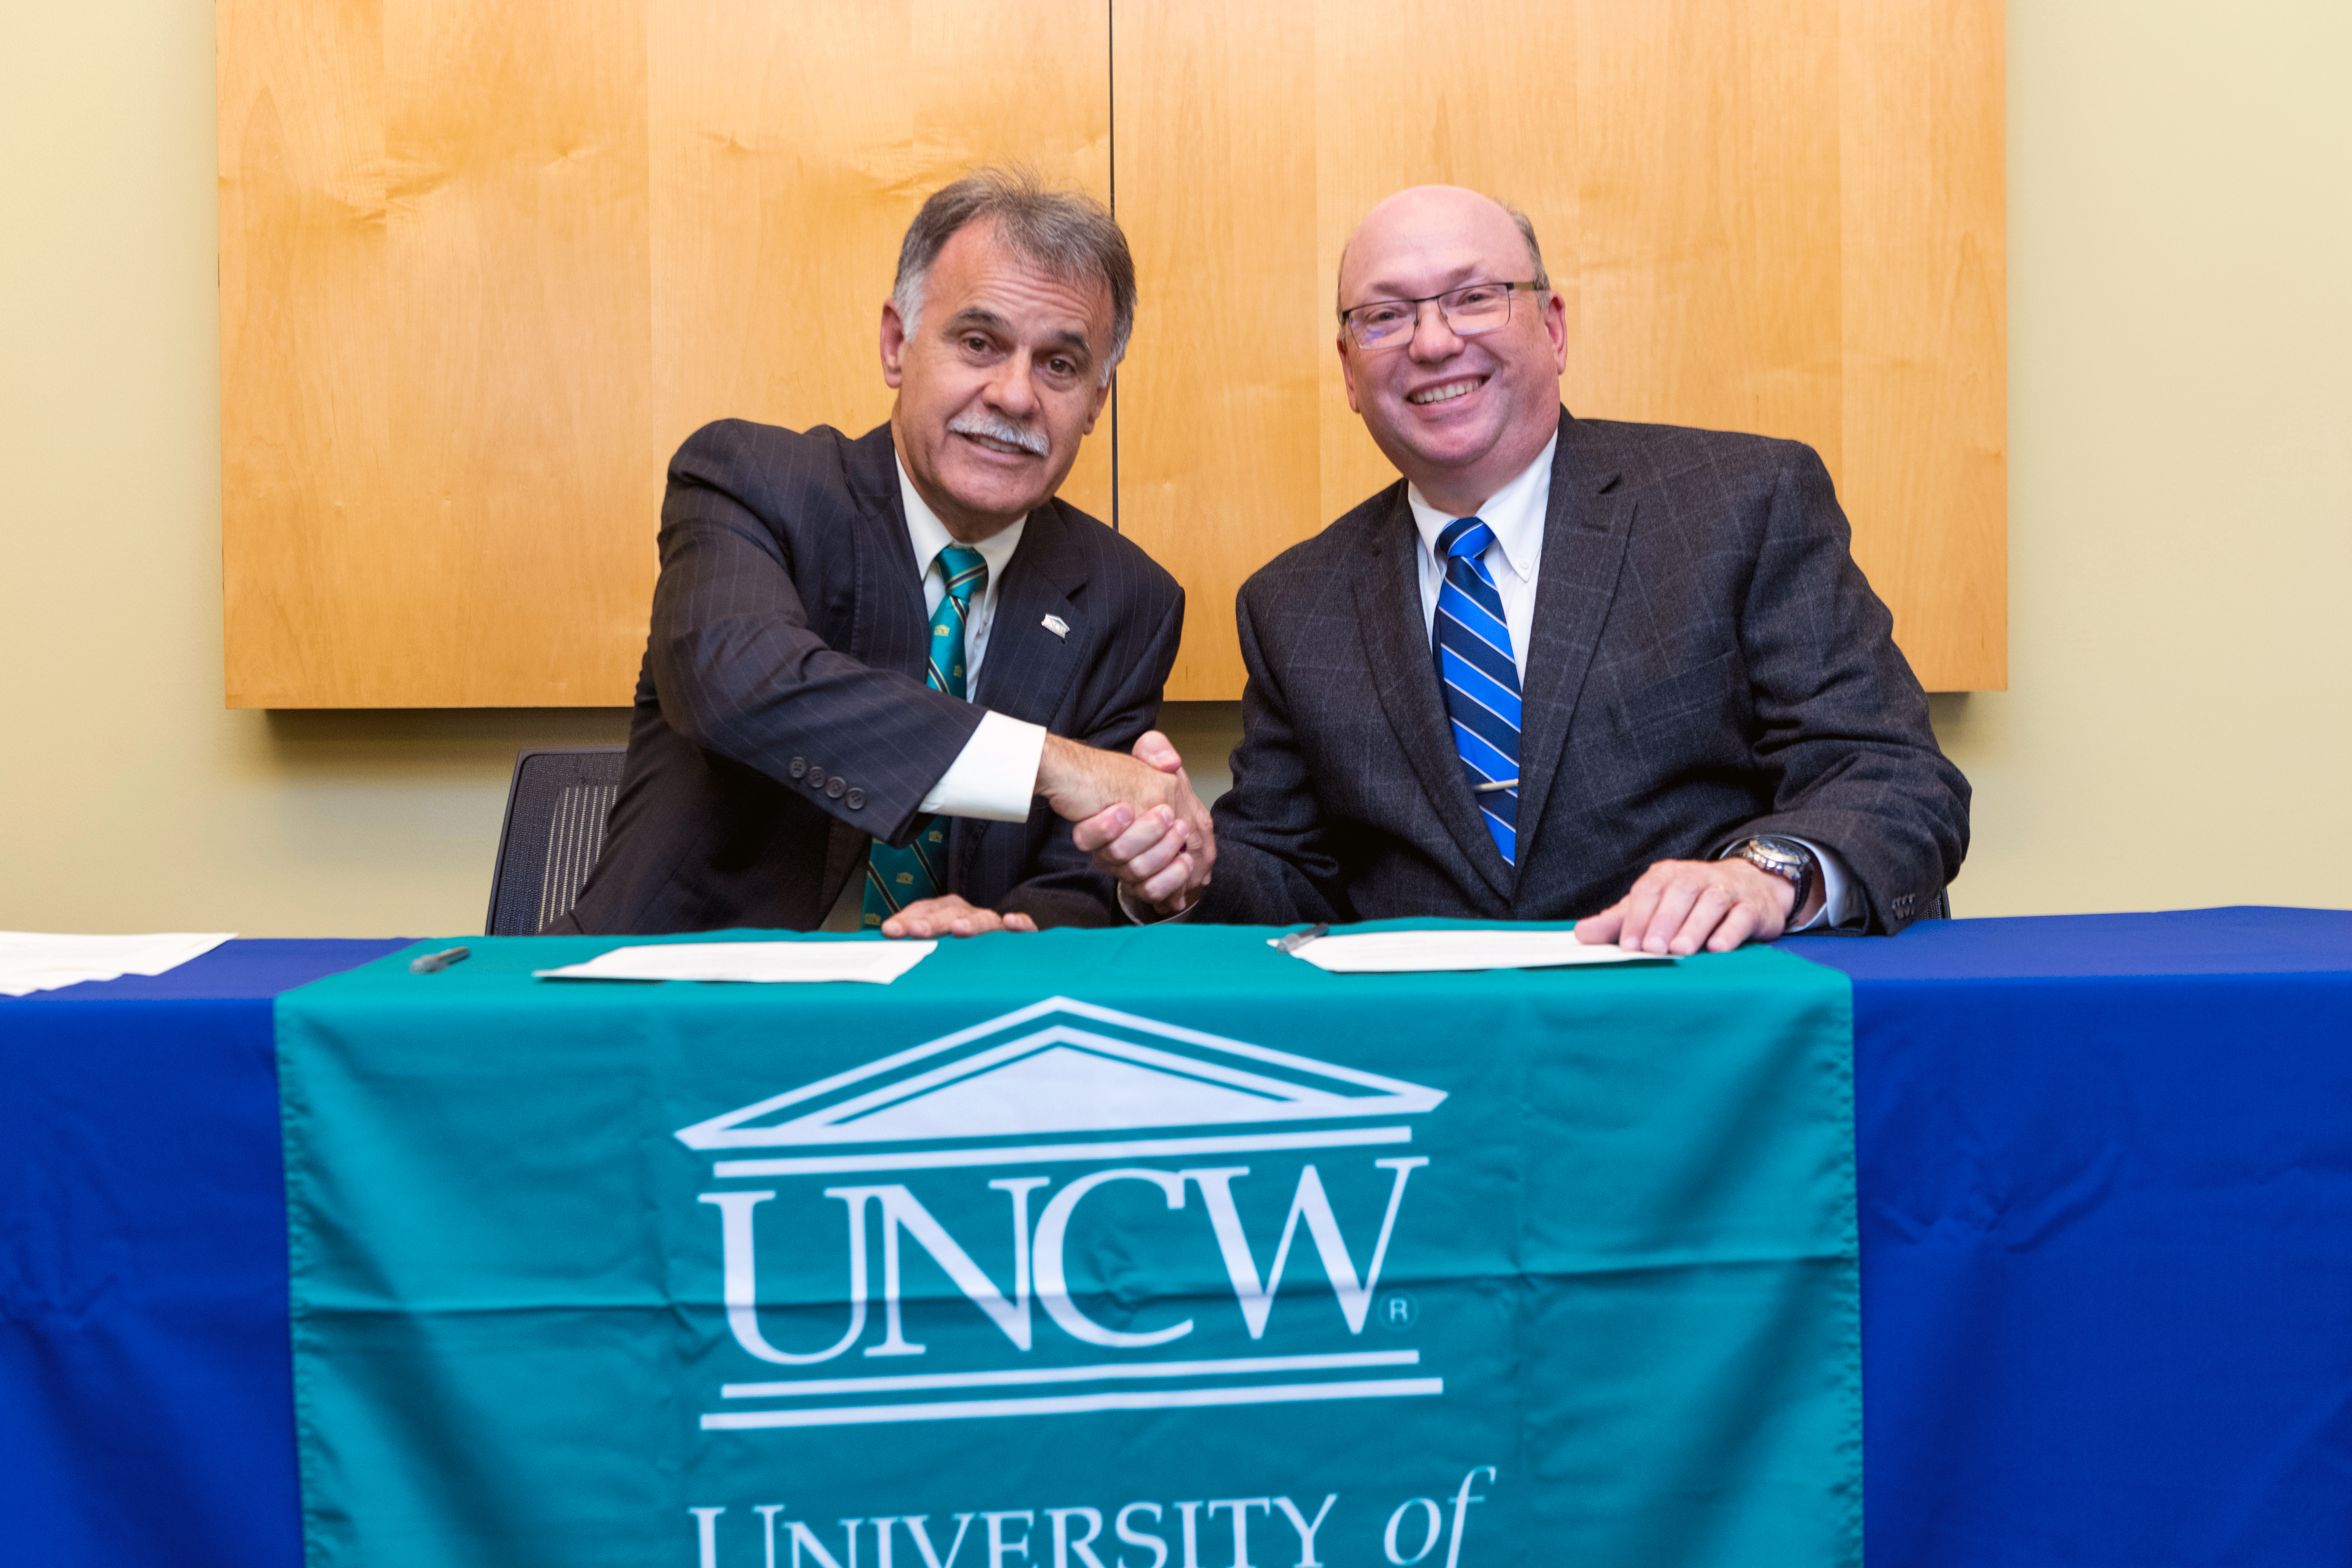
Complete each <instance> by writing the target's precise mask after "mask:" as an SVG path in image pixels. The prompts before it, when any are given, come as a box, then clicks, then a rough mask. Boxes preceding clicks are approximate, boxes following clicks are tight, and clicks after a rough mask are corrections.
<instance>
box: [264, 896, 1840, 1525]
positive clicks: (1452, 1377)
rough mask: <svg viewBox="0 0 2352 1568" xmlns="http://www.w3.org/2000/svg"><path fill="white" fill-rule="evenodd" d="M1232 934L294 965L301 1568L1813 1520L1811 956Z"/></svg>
mask: <svg viewBox="0 0 2352 1568" xmlns="http://www.w3.org/2000/svg"><path fill="white" fill-rule="evenodd" d="M1268 934H1269V933H1267V932H1265V931H1248V930H1237V929H1231V928H1228V929H1199V930H1194V929H1186V928H1178V929H1161V930H1155V931H1099V932H1075V931H1053V932H1046V933H1044V934H1042V935H1034V936H997V937H989V938H983V939H980V940H977V941H972V942H961V943H958V942H943V943H941V944H940V948H939V951H938V952H936V953H935V954H934V955H933V956H932V957H930V958H929V959H928V960H926V961H925V962H924V963H921V964H920V965H919V966H918V967H917V968H916V969H915V970H914V971H913V972H912V973H909V974H908V975H907V976H906V977H904V978H903V979H901V980H899V981H898V983H897V984H893V985H890V986H887V987H882V986H868V985H856V984H824V985H715V984H658V985H655V984H646V985H635V984H579V983H562V982H549V981H534V980H533V979H531V978H530V971H531V970H533V969H538V968H547V967H551V966H553V965H555V964H559V963H572V962H577V961H579V960H581V959H584V958H587V957H589V956H591V955H592V954H593V953H595V952H602V951H604V950H605V949H608V948H610V947H613V946H614V945H616V944H615V943H614V942H612V941H610V940H582V939H554V938H549V939H530V940H512V941H480V942H476V943H475V944H474V956H473V958H472V960H471V961H470V962H468V963H464V964H461V965H459V966H457V967H456V968H454V969H452V970H449V971H447V972H445V973H438V974H432V975H411V974H409V973H407V972H406V967H405V963H404V959H405V958H406V956H407V955H406V954H399V955H395V956H394V957H392V958H389V959H385V960H383V961H381V962H379V963H374V964H372V965H370V966H368V967H366V968H363V969H360V970H357V971H354V972H352V973H348V974H345V975H341V976H338V977H336V978H333V979H330V980H326V981H323V982H320V983H319V984H314V985H310V986H307V987H305V988H303V989H301V990H299V991H297V992H294V993H291V994H288V995H287V996H286V997H284V998H283V999H281V1001H280V1003H279V1005H278V1051H279V1072H280V1082H281V1085H282V1093H283V1096H284V1111H285V1131H286V1153H287V1181H288V1192H289V1215H290V1224H291V1247H292V1262H293V1314H294V1316H293V1321H294V1355H295V1371H296V1390H297V1398H298V1401H299V1434H300V1443H301V1459H302V1491H303V1500H304V1514H305V1531H306V1538H307V1542H308V1549H309V1554H310V1563H311V1564H312V1568H341V1565H344V1564H362V1563H365V1564H384V1565H406V1564H420V1565H422V1564H433V1565H436V1568H446V1565H450V1564H474V1563H480V1564H493V1563H495V1564H499V1565H501V1568H517V1565H525V1564H535V1563H546V1564H551V1565H552V1564H562V1565H564V1568H583V1565H587V1564H603V1563H612V1564H629V1565H631V1568H647V1565H655V1564H676V1565H677V1568H782V1565H785V1564H790V1565H792V1568H1243V1565H1244V1564H1246V1565H1251V1568H1291V1565H1294V1564H1298V1565H1316V1564H1330V1565H1332V1568H1356V1565H1364V1568H1375V1565H1378V1564H1383V1563H1389V1564H1427V1565H1429V1568H1440V1565H1443V1568H1471V1565H1477V1568H1483V1565H1486V1564H1502V1563H1513V1564H1520V1563H1524V1564H1552V1563H1573V1564H1624V1565H1627V1568H1633V1565H1640V1568H1667V1565H1673V1564H1702V1563H1707V1564H1715V1563H1719V1564H1727V1565H1729V1564H1737V1565H1738V1568H1769V1565H1773V1564H1808V1565H1819V1564H1835V1563H1855V1562H1858V1561H1859V1559H1860V1555H1861V1509H1862V1489H1861V1463H1862V1460H1861V1390H1860V1366H1859V1346H1858V1334H1857V1303H1856V1266H1855V1259H1856V1252H1855V1240H1854V1220H1853V1137H1852V1110H1851V1105H1852V1100H1851V1086H1852V1079H1851V1071H1852V1068H1851V1061H1852V1009H1851V1002H1850V995H1849V992H1848V989H1847V983H1846V982H1845V980H1844V979H1843V977H1842V976H1840V975H1837V974H1835V973H1831V972H1829V971H1826V970H1823V969H1821V968H1817V967H1815V966H1813V965H1811V964H1807V963H1803V962H1801V961H1800V960H1797V959H1794V958H1790V957H1788V956H1785V955H1782V954H1778V953H1775V952H1770V951H1769V950H1763V949H1754V950H1749V951H1745V952H1738V953H1734V954H1730V955H1727V956H1721V957H1706V958H1701V959H1697V960H1694V961H1690V962H1686V963H1680V964H1675V965H1670V966H1669V965H1654V966H1653V965H1640V966H1635V965H1627V966H1622V967H1619V968H1614V969H1585V970H1576V971H1554V972H1543V973H1487V974H1473V975H1387V976H1340V975H1331V974H1325V973H1321V972H1320V971H1318V970H1316V969H1314V968H1312V967H1311V966H1309V965H1307V964H1306V963H1301V962H1299V961H1297V960H1296V959H1292V958H1288V957H1286V956H1284V955H1282V954H1279V953H1276V952H1273V951H1272V950H1271V949H1269V948H1268V947H1267V946H1266V945H1265V937H1266V936H1267V935H1268ZM845 940H873V939H868V938H856V939H845Z"/></svg>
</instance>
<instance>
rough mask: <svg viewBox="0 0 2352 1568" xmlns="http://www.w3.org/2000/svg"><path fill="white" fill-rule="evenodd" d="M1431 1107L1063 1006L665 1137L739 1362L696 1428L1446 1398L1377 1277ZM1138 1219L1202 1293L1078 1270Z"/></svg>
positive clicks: (1401, 1090) (1350, 1078) (1415, 1089)
mask: <svg viewBox="0 0 2352 1568" xmlns="http://www.w3.org/2000/svg"><path fill="white" fill-rule="evenodd" d="M1444 1099H1445V1094H1444V1091H1443V1090H1440V1089H1430V1088H1425V1087H1423V1086H1422V1085H1419V1084H1412V1083H1405V1082H1402V1081H1400V1080H1398V1079H1389V1078H1382V1077H1380V1076H1377V1075H1375V1074H1372V1073H1367V1072H1360V1071H1357V1070H1355V1069H1353V1068H1347V1067H1343V1066H1339V1065H1336V1064H1333V1063H1331V1062H1327V1061H1319V1060H1316V1059H1314V1058H1308V1057H1305V1056H1300V1055H1297V1054H1294V1053H1291V1052H1286V1051H1280V1050H1275V1049H1272V1048H1269V1047H1264V1046H1258V1045H1252V1044H1248V1043H1246V1042H1244V1041H1241V1040H1234V1039H1228V1038H1225V1037H1221V1036H1216V1035H1211V1034H1206V1033H1203V1032H1202V1031H1200V1030H1196V1029H1187V1028H1181V1027H1179V1026H1174V1025H1171V1024H1163V1023H1160V1022H1158V1021H1156V1020H1153V1019H1150V1018H1143V1017H1139V1016H1135V1015H1133V1014H1129V1013H1120V1012H1115V1011H1113V1010H1111V1009H1109V1008H1107V1007H1099V1006H1096V1005H1091V1004H1088V1003H1085V1002H1077V1001H1073V1000H1071V999H1069V998H1067V997H1060V996H1056V997H1051V998H1048V999H1047V1000H1045V1001H1043V1002H1039V1003H1036V1004H1034V1005H1031V1006H1027V1007H1024V1008H1021V1009H1020V1010H1018V1011H1016V1012H1012V1013H1007V1014H1005V1015H1003V1016H1001V1017H995V1018H991V1019H989V1020H987V1021H986V1022H984V1023H980V1024H975V1025H973V1026H971V1027H970V1028H967V1029H961V1030H958V1031H957V1032H955V1033H953V1034H950V1035H946V1036H943V1037H940V1038H939V1039H935V1040H930V1041H927V1042H925V1043H924V1044H922V1045H919V1046H915V1047H910V1048H908V1049H907V1050H902V1051H898V1052H897V1053H895V1054H893V1055H890V1056H887V1057H884V1058H880V1059H878V1060H876V1061H872V1062H868V1063H866V1065H865V1066H863V1067H859V1068H854V1069H852V1070H850V1071H847V1072H844V1073H838V1074H835V1075H834V1076H833V1077H830V1078H826V1079H820V1080H818V1081H816V1082H814V1083H808V1084H803V1085H802V1086H800V1087H799V1088H796V1089H789V1090H787V1091H785V1092H783V1093H781V1094H777V1095H773V1096H772V1097H770V1098H768V1099H766V1100H759V1101H757V1102H755V1103H753V1104H750V1105H745V1106H742V1107H740V1108H738V1109H736V1110H730V1111H728V1112H726V1113H725V1114H723V1115H719V1116H714V1117H712V1118H710V1119H709V1121H699V1122H697V1123H695V1124H694V1125H693V1126H690V1127H686V1128H682V1129H680V1130H679V1131H678V1132H677V1138H678V1140H679V1142H682V1143H684V1144H685V1145H686V1146H687V1147H688V1148H689V1149H692V1150H695V1151H697V1152H704V1153H709V1154H713V1155H716V1156H718V1158H717V1159H716V1160H715V1161H714V1163H713V1164H712V1166H711V1168H710V1176H711V1182H710V1188H711V1190H709V1191H705V1192H701V1193H698V1194H696V1195H697V1198H698V1202H699V1203H700V1204H701V1205H707V1208H706V1210H705V1213H706V1214H707V1215H708V1216H709V1218H708V1219H707V1220H706V1221H705V1223H709V1222H710V1221H712V1220H715V1221H716V1224H717V1228H718V1231H719V1242H720V1258H721V1265H720V1268H721V1274H722V1281H721V1294H722V1296H723V1300H724V1302H725V1307H726V1321H727V1327H728V1331H729V1336H730V1341H731V1346H732V1348H731V1350H727V1351H723V1352H720V1354H719V1356H718V1357H717V1358H714V1359H715V1360H717V1361H719V1362H720V1363H727V1365H726V1370H725V1371H723V1372H722V1373H721V1376H722V1377H724V1378H726V1381H724V1382H722V1383H721V1384H720V1385H719V1388H718V1390H717V1394H718V1398H717V1400H716V1401H715V1404H716V1405H718V1406H719V1407H718V1408H716V1409H712V1410H709V1411H707V1412H705V1413H704V1414H703V1415H702V1416H701V1425H702V1427H703V1428H704V1429H705V1430H706V1431H713V1432H725V1431H744V1430H756V1429H761V1428H779V1427H783V1428H791V1427H816V1426H851V1425H870V1424H877V1423H892V1422H914V1421H945V1420H973V1419H996V1418H1007V1417H1018V1416H1043V1415H1082V1414H1086V1413H1088V1412H1097V1411H1112V1410H1135V1409H1181V1408H1188V1407H1206V1406H1219V1405H1228V1406H1229V1405H1269V1404H1291V1403H1298V1402H1303V1401H1328V1400H1355V1399H1393V1398H1409V1397H1415V1396H1422V1397H1426V1396H1433V1395H1437V1394H1443V1393H1444V1379H1443V1378H1442V1377H1440V1376H1437V1375H1434V1374H1433V1371H1432V1369H1430V1368H1428V1367H1426V1366H1424V1365H1423V1363H1422V1354H1421V1351H1420V1350H1419V1349H1418V1348H1417V1347H1416V1346H1415V1345H1414V1344H1413V1343H1412V1329H1413V1326H1414V1325H1415V1324H1416V1323H1417V1322H1418V1321H1419V1320H1420V1312H1419V1309H1418V1306H1417V1304H1416V1303H1415V1301H1414V1300H1413V1299H1412V1296H1411V1295H1410V1294H1409V1293H1408V1292H1403V1291H1398V1290H1396V1289H1393V1288H1391V1289H1388V1290H1385V1291H1384V1290H1383V1289H1382V1287H1381V1281H1382V1279H1383V1275H1384V1274H1385V1275H1386V1276H1387V1277H1388V1278H1390V1279H1391V1280H1393V1279H1396V1278H1397V1277H1398V1274H1397V1270H1396V1268H1395V1267H1394V1264H1395V1261H1396V1259H1397V1258H1399V1257H1400V1256H1402V1254H1400V1253H1399V1252H1398V1251H1397V1250H1396V1248H1397V1247H1398V1246H1399V1245H1400V1244H1401V1243H1402V1242H1403V1241H1404V1239H1405V1238H1407V1237H1411V1235H1412V1226H1411V1224H1410V1220H1409V1215H1410V1214H1411V1212H1412V1209H1413V1206H1414V1205H1413V1204H1412V1194H1413V1193H1414V1192H1417V1191H1423V1190H1425V1189H1426V1186H1427V1184H1428V1183H1429V1182H1430V1181H1432V1180H1434V1179H1436V1176H1435V1173H1433V1172H1432V1171H1431V1170H1430V1169H1429V1165H1430V1161H1429V1159H1428V1158H1427V1157H1426V1156H1425V1155H1422V1154H1417V1153H1414V1152H1412V1142H1413V1127H1414V1125H1415V1120H1414V1119H1416V1118H1419V1117H1422V1116H1424V1115H1426V1114H1427V1113H1428V1112H1430V1111H1433V1110H1435V1109H1437V1107H1438V1106H1439V1105H1440V1104H1441V1103H1442V1102H1443V1101H1444ZM1136 1205H1144V1210H1143V1211H1142V1212H1146V1213H1148V1214H1150V1215H1155V1216H1158V1218H1159V1223H1157V1224H1154V1225H1150V1226H1132V1227H1131V1228H1132V1229H1133V1230H1134V1231H1135V1233H1136V1234H1137V1235H1139V1236H1140V1235H1143V1234H1145V1233H1146V1232H1148V1234H1149V1236H1150V1237H1156V1238H1159V1239H1160V1242H1162V1243H1165V1244H1168V1245H1171V1246H1172V1247H1175V1249H1176V1251H1177V1252H1180V1253H1181V1254H1182V1258H1183V1259H1184V1261H1182V1262H1181V1265H1180V1264H1178V1263H1176V1262H1173V1261H1170V1262H1168V1263H1167V1267H1168V1268H1171V1269H1181V1268H1202V1267H1205V1268H1207V1269H1208V1270H1210V1271H1211V1272H1212V1273H1213V1276H1214V1279H1215V1287H1216V1289H1215V1291H1214V1292H1213V1293H1211V1292H1209V1291H1207V1290H1205V1289H1184V1290H1181V1291H1171V1292H1169V1293H1168V1297H1169V1299H1168V1300H1142V1301H1135V1300H1109V1299H1108V1298H1107V1296H1106V1292H1105V1290H1104V1287H1103V1286H1102V1285H1101V1283H1100V1282H1099V1281H1097V1283H1095V1284H1094V1285H1093V1286H1091V1287H1088V1286H1087V1285H1085V1284H1083V1283H1074V1280H1073V1269H1074V1268H1078V1269H1081V1270H1083V1268H1085V1267H1086V1266H1085V1265H1084V1263H1083V1262H1082V1261H1079V1260H1084V1259H1087V1258H1092V1257H1095V1256H1096V1255H1097V1253H1098V1252H1099V1251H1100V1250H1101V1246H1100V1244H1102V1242H1103V1237H1105V1236H1106V1235H1107V1234H1108V1233H1107V1232H1106V1230H1105V1229H1104V1226H1106V1225H1107V1224H1108V1221H1107V1220H1106V1219H1105V1217H1104V1216H1105V1215H1106V1214H1108V1213H1111V1212H1113V1211H1117V1210H1120V1209H1122V1208H1123V1209H1124V1211H1125V1212H1127V1213H1128V1214H1129V1215H1134V1214H1136V1213H1138V1212H1139V1211H1138V1209H1137V1206H1136ZM942 1214H946V1215H950V1216H951V1217H952V1219H953V1226H954V1228H950V1224H949V1223H948V1222H945V1221H943V1220H942V1219H941V1217H940V1215H942ZM982 1215H985V1216H987V1217H985V1218H984V1219H983V1218H981V1217H977V1216H982ZM1171 1216H1172V1217H1171ZM1171 1226H1174V1227H1175V1228H1172V1229H1171ZM1187 1227H1189V1228H1187ZM1120 1245H1124V1243H1123V1242H1121V1243H1120ZM1309 1254H1311V1255H1312V1258H1313V1262H1312V1263H1311V1264H1310V1263H1307V1257H1308V1255H1309ZM1171 1256H1172V1255H1171ZM925 1258H927V1259H928V1260H929V1262H928V1265H924V1264H922V1263H921V1262H920V1261H919V1260H920V1259H925ZM1204 1260H1206V1261H1205V1262H1204ZM1161 1261H1162V1260H1160V1259H1155V1258H1135V1259H1133V1260H1132V1262H1133V1264H1134V1268H1135V1270H1136V1271H1137V1272H1138V1274H1139V1277H1140V1275H1141V1274H1142V1273H1146V1272H1149V1270H1150V1269H1151V1268H1153V1267H1155V1266H1157V1265H1159V1264H1160V1262H1161ZM820 1264H821V1267H820ZM918 1268H930V1269H933V1270H935V1271H936V1275H939V1276H944V1279H945V1280H946V1281H947V1283H948V1284H949V1285H950V1286H951V1287H952V1292H953V1294H952V1295H949V1294H947V1293H946V1292H943V1291H941V1290H940V1289H930V1290H929V1291H927V1292H921V1293H919V1292H917V1291H915V1290H914V1289H913V1288H912V1286H911V1284H910V1279H911V1277H912V1276H913V1274H914V1272H915V1271H916V1270H917V1269H918ZM1318 1273H1319V1276H1320V1278H1319V1279H1317V1278H1316V1276H1317V1275H1318ZM1286 1275H1287V1276H1288V1277H1289V1279H1291V1281H1292V1289H1290V1290H1289V1291H1288V1292H1287V1293H1285V1292H1284V1291H1283V1289H1282V1286H1283V1282H1284V1279H1285V1277H1286ZM931 1277H932V1276H931V1275H926V1278H931ZM1176 1277H1177V1275H1176V1274H1174V1273H1171V1274H1169V1275H1168V1276H1167V1278H1170V1279H1174V1278H1176ZM778 1278H783V1279H786V1280H787V1281H788V1284H787V1285H786V1286H785V1287H784V1288H783V1289H782V1290H781V1291H780V1290H779V1289H778V1287H777V1286H776V1284H775V1283H774V1280H775V1279H778ZM1117 1295H1118V1292H1109V1293H1108V1296H1112V1297H1115V1296H1117ZM943 1300H944V1301H945V1302H947V1303H950V1304H951V1305H952V1308H953V1311H954V1313H955V1314H957V1316H956V1317H955V1318H953V1319H952V1320H942V1319H941V1318H940V1315H939V1314H940V1313H942V1312H945V1311H946V1310H948V1307H947V1306H945V1305H942V1304H941V1303H942V1301H943ZM1277 1301H1279V1303H1280V1307H1279V1310H1277ZM923 1311H929V1313H930V1314H932V1315H931V1316H930V1317H929V1318H926V1319H925V1320H924V1321H929V1322H931V1323H933V1324H935V1325H936V1324H940V1323H941V1322H942V1321H945V1322H946V1329H945V1330H940V1329H935V1330H934V1331H930V1332H929V1333H927V1332H926V1331H924V1330H923V1329H922V1328H921V1327H920V1326H919V1324H918V1323H917V1322H916V1321H914V1320H915V1319H916V1318H917V1316H918V1314H919V1312H923ZM811 1322H822V1323H823V1325H824V1327H823V1330H822V1331H821V1332H818V1333H814V1334H810V1333H806V1332H804V1330H805V1328H806V1325H807V1324H809V1323H811ZM975 1327H977V1330H978V1332H976V1333H975V1332H973V1331H971V1330H973V1329H974V1328H975ZM950 1331H951V1332H950ZM934 1341H937V1342H936V1343H934ZM754 1373H756V1374H759V1375H751V1374H754ZM730 1374H731V1375H730Z"/></svg>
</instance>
